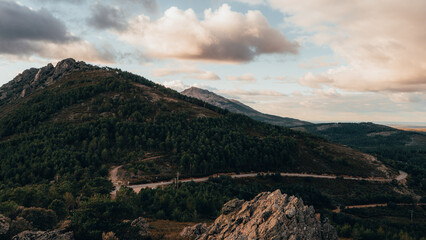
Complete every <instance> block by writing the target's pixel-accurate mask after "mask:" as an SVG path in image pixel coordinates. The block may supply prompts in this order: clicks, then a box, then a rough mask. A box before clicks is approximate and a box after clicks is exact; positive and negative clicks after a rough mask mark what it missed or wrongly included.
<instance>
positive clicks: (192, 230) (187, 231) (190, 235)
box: [180, 223, 207, 239]
mask: <svg viewBox="0 0 426 240" xmlns="http://www.w3.org/2000/svg"><path fill="white" fill-rule="evenodd" d="M205 232H207V224H205V223H198V224H196V225H194V226H190V227H186V228H184V229H183V230H182V232H181V233H180V236H181V237H182V238H184V239H196V238H197V237H198V236H201V235H202V234H204V233H205Z"/></svg>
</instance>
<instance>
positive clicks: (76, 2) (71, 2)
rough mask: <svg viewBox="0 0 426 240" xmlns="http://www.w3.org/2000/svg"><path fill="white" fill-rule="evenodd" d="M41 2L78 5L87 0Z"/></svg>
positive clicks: (41, 0)
mask: <svg viewBox="0 0 426 240" xmlns="http://www.w3.org/2000/svg"><path fill="white" fill-rule="evenodd" d="M39 1H40V2H50V3H70V4H78V3H83V2H84V1H85V0H39Z"/></svg>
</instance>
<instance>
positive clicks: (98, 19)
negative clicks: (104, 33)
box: [87, 3, 127, 31]
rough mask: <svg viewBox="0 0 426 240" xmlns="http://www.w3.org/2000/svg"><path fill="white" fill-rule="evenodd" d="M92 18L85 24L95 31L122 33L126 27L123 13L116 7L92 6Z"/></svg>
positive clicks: (98, 4)
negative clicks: (108, 30)
mask: <svg viewBox="0 0 426 240" xmlns="http://www.w3.org/2000/svg"><path fill="white" fill-rule="evenodd" d="M91 12H92V16H91V17H90V18H88V19H87V23H88V24H89V25H91V26H93V27H95V28H97V29H100V30H105V29H114V30H117V31H123V30H125V29H126V27H127V23H126V21H125V17H124V13H123V12H122V11H121V9H119V8H117V7H108V6H105V5H102V4H100V3H96V4H94V5H92V8H91Z"/></svg>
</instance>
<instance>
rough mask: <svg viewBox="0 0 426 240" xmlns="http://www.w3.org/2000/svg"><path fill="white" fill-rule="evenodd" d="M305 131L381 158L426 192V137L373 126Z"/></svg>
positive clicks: (334, 126) (328, 126)
mask: <svg viewBox="0 0 426 240" xmlns="http://www.w3.org/2000/svg"><path fill="white" fill-rule="evenodd" d="M303 129H304V130H306V131H307V132H309V133H313V134H316V135H319V136H322V137H324V138H326V139H328V140H330V141H333V142H335V143H339V144H344V145H347V146H350V147H352V148H355V149H359V150H361V151H363V152H366V153H370V154H373V155H375V156H377V157H378V159H379V160H380V161H382V162H385V163H387V164H389V165H391V166H393V167H394V168H395V169H400V170H403V171H406V172H408V173H410V179H409V184H410V186H412V187H416V188H419V189H421V190H423V191H426V161H424V159H425V158H426V135H425V134H422V133H414V132H407V131H401V130H398V129H394V128H391V127H387V126H383V125H378V124H373V123H338V124H333V123H327V124H317V125H312V126H311V125H307V126H304V127H303Z"/></svg>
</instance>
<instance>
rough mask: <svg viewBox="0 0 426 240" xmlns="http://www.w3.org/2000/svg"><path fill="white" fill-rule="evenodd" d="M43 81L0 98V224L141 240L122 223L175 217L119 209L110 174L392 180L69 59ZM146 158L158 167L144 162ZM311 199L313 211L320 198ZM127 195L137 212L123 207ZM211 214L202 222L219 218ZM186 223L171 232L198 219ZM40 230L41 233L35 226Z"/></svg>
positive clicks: (26, 80) (355, 159) (340, 154)
mask: <svg viewBox="0 0 426 240" xmlns="http://www.w3.org/2000/svg"><path fill="white" fill-rule="evenodd" d="M46 69H47V70H46ZM46 69H44V70H43V69H38V70H37V69H36V70H32V71H30V72H27V73H26V74H23V75H20V78H19V81H15V80H14V81H13V82H11V83H10V84H8V85H7V86H3V87H2V88H1V89H0V90H1V91H2V92H3V93H5V94H3V96H6V97H5V98H3V101H2V102H1V105H0V213H2V214H5V215H7V216H8V217H10V218H12V219H18V218H24V219H26V220H28V221H29V222H30V223H32V224H33V225H34V228H35V229H40V230H46V229H52V228H54V227H55V226H56V224H57V223H58V222H60V223H61V222H62V221H61V220H64V219H69V220H71V226H70V228H71V229H72V230H73V231H74V233H75V235H76V238H77V239H99V238H100V236H101V234H102V232H107V231H114V232H115V233H117V235H119V236H120V239H136V237H135V235H134V232H133V231H134V229H133V228H132V227H131V226H130V223H129V222H126V221H123V220H125V219H134V218H136V217H138V216H140V215H145V214H151V216H155V217H157V218H160V219H161V218H170V216H171V215H170V214H172V213H168V212H164V214H163V215H162V214H161V212H160V213H158V215H157V213H155V214H153V213H148V212H147V210H146V209H144V208H140V207H138V208H135V206H139V204H141V203H142V202H143V200H144V199H145V197H144V196H145V195H144V192H141V193H140V194H138V195H136V193H131V192H126V189H125V188H123V190H121V191H119V192H118V193H117V200H112V199H110V192H111V191H112V190H113V185H112V183H111V182H110V181H109V180H108V173H109V170H110V168H111V166H117V165H125V166H126V167H127V168H126V169H131V168H138V169H139V170H141V169H142V170H143V171H142V172H144V174H145V175H148V176H151V175H152V176H153V178H152V179H171V178H172V177H173V176H175V174H176V172H180V174H181V176H183V177H193V176H207V175H210V174H213V173H219V172H251V171H253V172H258V171H271V172H277V171H288V172H308V173H319V174H336V175H350V176H360V177H385V175H386V174H391V175H392V174H394V173H395V170H390V169H386V168H384V169H383V166H382V165H381V164H380V163H379V162H377V161H375V160H372V159H371V157H370V156H368V155H366V154H364V153H361V152H359V151H356V150H353V149H350V148H348V147H344V146H341V145H337V144H333V143H330V142H328V141H325V140H323V139H321V138H319V137H316V136H313V135H310V134H307V133H303V132H299V131H293V130H290V129H286V128H281V127H277V126H272V125H269V124H265V123H260V122H257V121H255V120H252V119H250V118H249V117H246V116H243V115H238V114H233V113H230V112H228V111H226V110H222V109H219V108H217V107H214V106H212V105H209V104H206V103H204V102H201V101H200V100H197V99H194V98H191V97H187V96H184V95H181V94H179V93H178V92H176V91H173V90H170V89H167V88H165V87H163V86H161V85H158V84H155V83H153V82H151V81H148V80H147V79H145V78H143V77H140V76H137V75H134V74H131V73H128V72H123V71H120V70H118V69H111V68H99V67H94V66H90V65H86V64H84V63H82V62H75V61H74V60H72V59H67V60H64V61H61V62H60V63H58V65H57V66H56V67H55V68H54V69H52V68H51V67H48V68H46ZM45 70H46V71H45ZM36 76H39V77H36ZM40 76H43V77H40ZM23 91H25V92H23ZM147 155H158V156H159V155H161V156H164V157H163V158H162V161H161V162H156V161H150V162H143V161H142V160H143V159H144V157H145V156H147ZM379 167H381V170H380V169H379ZM138 169H136V170H138ZM129 171H130V170H129ZM136 172H137V171H136ZM263 189H264V188H263V187H259V188H256V190H255V191H260V190H263ZM188 191H189V190H188ZM308 192H309V191H308ZM176 194H178V193H176ZM186 194H188V192H187V193H186ZM191 194H193V193H191ZM313 194H314V195H313V197H312V199H315V198H316V196H321V194H319V193H318V192H317V191H313ZM318 194H319V195H318ZM128 195H129V196H133V197H134V198H135V199H138V200H137V201H136V200H134V201H136V202H133V203H131V202H128V200H129V201H130V200H131V199H132V198H128V197H127V196H128ZM234 195H235V194H234ZM231 196H233V195H232V194H228V195H226V196H224V197H223V198H221V199H219V200H217V201H216V200H215V201H214V203H215V204H222V203H223V201H224V200H225V199H227V198H229V197H231ZM157 197H158V198H159V199H158V204H159V205H158V206H157V207H161V206H163V205H161V204H167V202H168V201H167V198H168V197H167V195H164V196H161V193H158V195H157ZM120 199H121V200H120ZM176 199H177V201H178V203H177V204H180V205H182V204H183V205H185V206H190V204H191V203H189V202H187V199H186V198H179V197H178V196H176ZM200 199H201V197H200ZM132 201H133V200H132ZM188 201H189V200H188ZM206 203H207V202H205V204H206ZM327 204H329V203H327V201H326V200H325V202H324V205H327ZM183 205H182V206H183ZM200 206H201V205H200ZM218 206H219V205H217V206H216V208H215V209H217V207H218ZM175 209H178V210H176V211H180V210H179V209H183V208H179V207H175ZM215 209H213V210H212V211H211V212H207V213H206V214H205V216H209V217H212V216H214V214H216V213H217V211H216V210H215ZM163 211H165V210H163ZM171 211H174V209H172V210H171ZM182 211H183V212H185V210H182ZM29 212H30V213H31V214H30V215H29ZM176 214H177V213H176ZM193 214H194V212H190V213H189V215H188V217H187V218H185V219H177V220H187V219H191V220H194V219H197V215H193ZM200 214H201V213H200ZM212 214H213V215H212ZM28 216H32V217H28ZM40 219H48V220H49V221H47V220H46V221H44V220H40ZM40 221H41V222H46V224H45V225H37V223H39V222H40Z"/></svg>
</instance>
